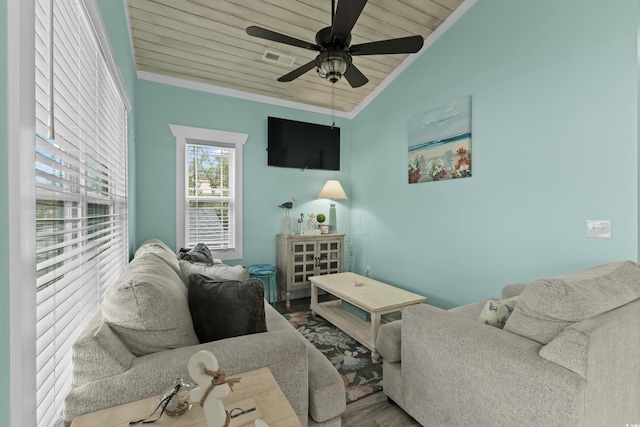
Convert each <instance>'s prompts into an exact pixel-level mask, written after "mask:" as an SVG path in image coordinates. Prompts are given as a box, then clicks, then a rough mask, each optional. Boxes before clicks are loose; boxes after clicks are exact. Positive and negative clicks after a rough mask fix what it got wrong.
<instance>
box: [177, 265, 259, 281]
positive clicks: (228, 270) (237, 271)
mask: <svg viewBox="0 0 640 427" xmlns="http://www.w3.org/2000/svg"><path fill="white" fill-rule="evenodd" d="M179 265H180V277H181V278H182V281H183V282H184V284H185V286H189V275H191V274H193V273H195V274H202V275H203V276H207V277H209V278H211V279H216V280H240V281H244V280H247V279H249V272H248V271H247V269H246V268H244V267H243V266H241V265H227V264H215V265H207V264H202V263H195V262H190V261H185V260H180V261H179Z"/></svg>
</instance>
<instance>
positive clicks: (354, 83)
mask: <svg viewBox="0 0 640 427" xmlns="http://www.w3.org/2000/svg"><path fill="white" fill-rule="evenodd" d="M344 78H345V79H347V81H348V82H349V84H350V85H351V87H353V88H356V87H360V86H364V85H366V84H367V82H368V81H369V79H368V78H366V77H365V75H364V74H362V72H361V71H360V70H358V69H357V68H356V66H355V65H353V64H351V65H349V68H347V71H345V73H344Z"/></svg>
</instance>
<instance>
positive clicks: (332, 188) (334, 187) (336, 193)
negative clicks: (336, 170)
mask: <svg viewBox="0 0 640 427" xmlns="http://www.w3.org/2000/svg"><path fill="white" fill-rule="evenodd" d="M317 198H318V199H331V205H330V208H329V232H331V233H336V232H337V231H338V222H337V221H336V204H335V202H334V200H346V199H348V197H347V194H346V193H345V192H344V190H343V189H342V185H340V181H338V180H335V179H330V180H328V181H327V182H326V183H325V184H324V187H322V190H320V193H318V197H317Z"/></svg>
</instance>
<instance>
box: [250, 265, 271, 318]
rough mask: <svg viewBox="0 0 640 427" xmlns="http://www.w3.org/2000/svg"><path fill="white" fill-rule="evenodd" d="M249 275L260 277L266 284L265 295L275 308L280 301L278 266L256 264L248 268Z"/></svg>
mask: <svg viewBox="0 0 640 427" xmlns="http://www.w3.org/2000/svg"><path fill="white" fill-rule="evenodd" d="M247 270H249V277H250V278H252V279H260V280H261V281H262V283H263V284H264V289H265V296H266V297H267V301H269V302H270V303H271V305H272V306H273V308H275V307H276V302H277V301H278V286H277V284H276V268H275V267H274V266H273V265H271V264H254V265H251V266H249V267H248V268H247Z"/></svg>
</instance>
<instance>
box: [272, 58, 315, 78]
mask: <svg viewBox="0 0 640 427" xmlns="http://www.w3.org/2000/svg"><path fill="white" fill-rule="evenodd" d="M315 66H316V60H315V59H314V60H313V61H310V62H307V63H306V64H304V65H303V66H301V67H298V68H296V69H295V70H293V71H292V72H290V73H287V74H285V75H284V76H282V77H280V78H279V79H278V81H279V82H290V81H293V80H295V79H297V78H298V77H300V76H301V75H303V74H304V73H306V72H307V71H309V70H311V69H313V68H314V67H315Z"/></svg>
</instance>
